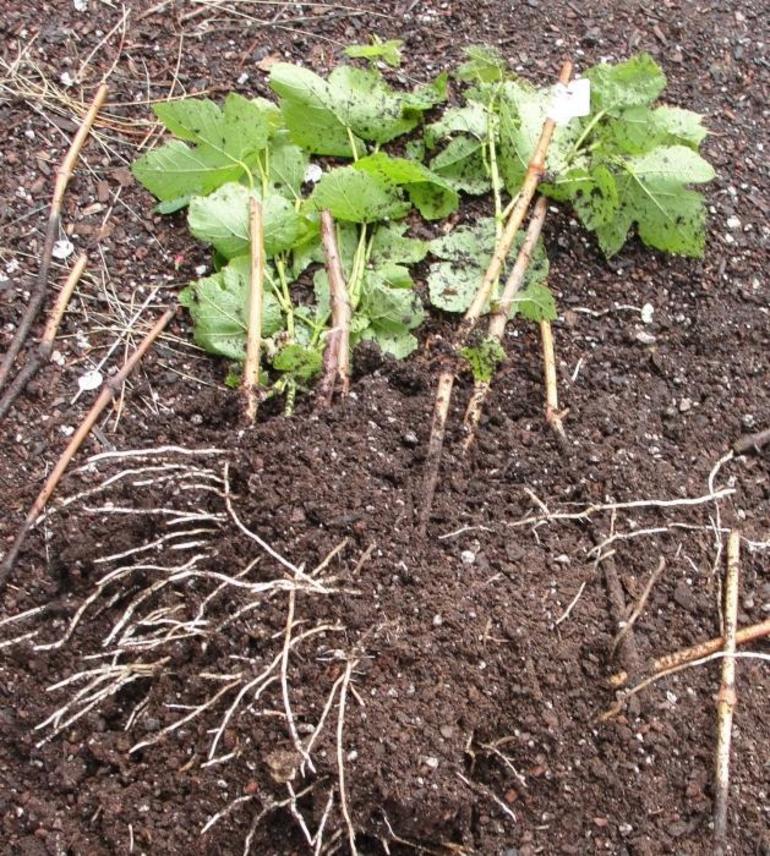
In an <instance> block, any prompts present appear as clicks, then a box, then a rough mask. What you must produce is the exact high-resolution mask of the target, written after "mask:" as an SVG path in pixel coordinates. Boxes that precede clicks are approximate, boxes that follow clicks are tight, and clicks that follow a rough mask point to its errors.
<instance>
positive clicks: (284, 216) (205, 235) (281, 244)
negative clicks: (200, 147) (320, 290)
mask: <svg viewBox="0 0 770 856" xmlns="http://www.w3.org/2000/svg"><path fill="white" fill-rule="evenodd" d="M252 195H254V196H257V197H258V196H259V194H258V193H256V192H255V191H249V190H248V188H246V187H244V186H243V185H242V184H236V183H234V182H230V183H228V184H224V185H222V187H220V188H219V189H218V190H216V191H214V193H211V194H209V195H208V196H194V197H193V198H192V200H191V201H190V208H189V211H188V214H187V222H188V224H189V226H190V231H191V232H192V234H193V235H195V237H196V238H200V240H202V241H206V242H207V243H209V244H212V245H213V246H214V247H215V249H217V250H218V251H219V252H220V253H222V255H223V256H225V258H228V259H229V258H233V257H234V256H239V255H241V254H242V253H247V252H248V251H249V245H250V240H249V199H250V197H251V196H252ZM262 224H263V240H264V245H265V255H266V256H267V258H272V257H273V256H275V255H277V254H278V253H281V252H283V251H284V250H288V249H291V248H292V247H293V246H294V245H295V244H296V243H297V242H298V241H300V240H301V239H302V238H303V237H304V236H305V235H306V234H307V232H308V231H309V230H310V224H309V223H308V221H307V219H306V218H304V217H302V216H301V215H300V214H298V213H297V212H296V211H295V210H294V206H293V205H292V204H291V202H289V200H288V199H286V198H285V197H283V196H268V197H267V199H266V200H264V201H263V203H262Z"/></svg>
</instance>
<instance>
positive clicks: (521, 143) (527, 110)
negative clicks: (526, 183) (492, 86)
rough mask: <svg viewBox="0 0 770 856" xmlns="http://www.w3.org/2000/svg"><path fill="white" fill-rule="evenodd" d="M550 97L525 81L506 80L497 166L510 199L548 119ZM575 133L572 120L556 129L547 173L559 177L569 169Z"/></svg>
mask: <svg viewBox="0 0 770 856" xmlns="http://www.w3.org/2000/svg"><path fill="white" fill-rule="evenodd" d="M552 98H553V95H552V93H551V91H550V89H535V88H534V87H532V86H530V85H529V84H528V83H526V82H524V81H508V82H506V83H505V84H504V85H503V87H502V91H501V94H500V106H499V115H500V151H499V154H498V163H499V166H500V174H501V176H502V178H503V181H504V183H505V186H506V189H507V190H508V192H509V193H510V194H511V195H512V196H513V195H515V194H516V193H518V191H519V188H520V187H521V183H522V181H523V180H524V176H525V174H526V172H527V167H528V166H529V162H530V161H531V160H532V155H533V154H534V153H535V148H536V147H537V143H538V140H539V139H540V134H541V133H542V130H543V124H544V122H545V120H546V119H547V118H548V113H549V111H550V107H551V101H552ZM578 133H579V123H578V122H577V121H576V120H574V119H573V120H572V121H571V122H568V123H567V124H565V125H557V126H556V129H555V131H554V133H553V137H552V138H551V144H550V146H549V147H548V157H547V159H546V169H547V171H548V172H550V173H553V174H555V175H559V174H561V173H563V172H564V171H565V170H566V169H567V168H568V166H569V165H570V164H569V157H570V154H571V151H572V146H573V143H574V142H575V141H576V139H577V136H578Z"/></svg>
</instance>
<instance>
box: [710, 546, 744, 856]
mask: <svg viewBox="0 0 770 856" xmlns="http://www.w3.org/2000/svg"><path fill="white" fill-rule="evenodd" d="M740 543H741V538H740V533H739V532H738V531H737V530H733V531H732V532H731V533H730V537H729V538H728V541H727V575H726V579H725V647H724V654H725V657H724V659H723V660H722V685H721V686H720V688H719V698H718V701H717V751H716V786H715V800H714V852H715V853H718V854H722V853H724V852H725V849H726V847H727V804H728V799H729V794H730V743H731V739H732V729H733V712H734V710H735V702H736V694H735V657H734V654H735V636H736V630H737V623H738V620H737V614H738V573H739V569H740Z"/></svg>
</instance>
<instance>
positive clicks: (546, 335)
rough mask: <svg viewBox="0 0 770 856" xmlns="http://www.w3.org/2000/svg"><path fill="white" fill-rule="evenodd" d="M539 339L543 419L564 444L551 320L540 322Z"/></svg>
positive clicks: (564, 437) (565, 437)
mask: <svg viewBox="0 0 770 856" xmlns="http://www.w3.org/2000/svg"><path fill="white" fill-rule="evenodd" d="M540 339H541V341H542V343H543V377H544V382H545V421H546V422H547V423H548V425H550V427H551V429H552V430H553V431H554V433H555V434H556V437H557V439H558V440H559V443H560V444H562V445H565V444H566V440H567V435H566V434H565V433H564V425H563V424H562V418H563V416H564V413H565V412H566V411H560V410H559V388H558V386H557V383H556V358H555V356H554V349H553V332H552V330H551V322H550V321H547V320H545V319H543V320H542V321H541V322H540Z"/></svg>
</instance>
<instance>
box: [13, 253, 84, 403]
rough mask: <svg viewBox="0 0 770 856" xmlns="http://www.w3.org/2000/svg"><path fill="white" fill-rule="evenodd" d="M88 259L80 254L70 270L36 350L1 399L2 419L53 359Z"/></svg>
mask: <svg viewBox="0 0 770 856" xmlns="http://www.w3.org/2000/svg"><path fill="white" fill-rule="evenodd" d="M87 260H88V257H87V256H86V254H85V253H82V254H81V255H80V256H78V259H77V261H76V262H75V265H74V267H73V268H72V270H71V271H70V272H69V276H68V277H67V281H66V282H65V283H64V287H63V288H62V290H61V291H60V292H59V295H58V297H57V298H56V303H55V304H54V306H53V309H52V310H51V314H50V315H49V316H48V323H47V324H46V326H45V330H44V332H43V336H42V338H41V339H40V342H39V344H38V346H37V350H36V352H35V353H34V354H32V356H31V357H30V358H29V359H28V360H27V362H26V364H25V365H24V368H23V369H22V370H21V371H20V372H19V373H18V374H17V375H16V377H15V378H14V379H13V383H12V384H11V385H10V386H9V387H8V389H6V391H5V395H3V397H2V399H0V419H2V418H3V416H5V414H6V413H7V412H8V411H9V410H10V409H11V406H12V405H13V402H14V401H15V400H16V398H17V397H18V396H19V395H20V394H21V393H22V392H23V391H24V389H25V388H26V386H27V384H28V383H29V382H30V381H31V380H32V378H33V377H34V376H35V375H36V374H37V373H38V371H39V369H40V366H42V365H43V364H44V363H47V362H48V360H50V359H51V354H52V353H53V346H54V341H55V339H56V333H57V332H58V330H59V324H60V323H61V319H62V317H63V315H64V312H65V310H66V308H67V304H68V303H69V300H70V297H72V292H73V291H74V290H75V286H76V285H77V284H78V282H79V280H80V277H81V276H82V274H83V270H84V269H85V266H86V262H87Z"/></svg>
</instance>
